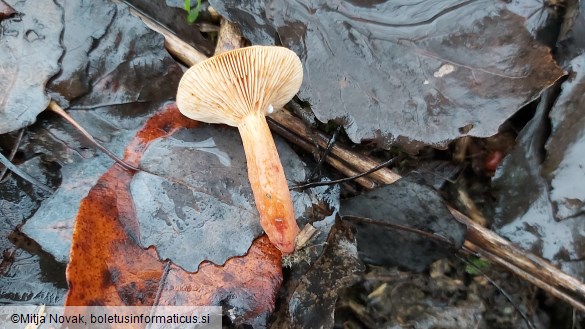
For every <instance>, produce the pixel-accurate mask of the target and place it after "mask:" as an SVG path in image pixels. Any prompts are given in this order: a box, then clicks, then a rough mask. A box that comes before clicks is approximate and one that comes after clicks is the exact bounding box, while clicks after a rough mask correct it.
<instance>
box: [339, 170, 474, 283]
mask: <svg viewBox="0 0 585 329" xmlns="http://www.w3.org/2000/svg"><path fill="white" fill-rule="evenodd" d="M340 212H341V215H342V216H358V217H365V218H366V219H369V220H368V221H358V222H355V221H352V220H351V218H349V222H350V223H352V225H354V226H355V228H356V230H357V235H356V239H357V242H358V250H359V253H360V258H361V259H362V260H364V261H365V262H367V263H371V264H376V265H386V266H403V267H406V268H408V269H410V270H413V271H418V272H420V271H423V270H425V269H426V268H428V266H429V265H430V264H431V263H432V262H434V261H435V260H437V259H440V258H443V257H446V256H449V255H451V254H453V251H454V250H457V249H458V248H459V247H461V245H462V244H463V241H464V240H465V227H464V226H463V225H462V224H461V223H459V222H457V221H456V220H455V219H454V218H453V217H452V216H451V213H450V212H449V210H448V209H447V207H446V206H445V204H444V203H443V201H442V199H441V197H440V196H439V195H438V194H437V192H436V191H435V190H433V189H431V188H429V187H427V186H425V185H422V184H420V183H418V182H417V179H413V178H403V179H401V180H399V181H397V182H395V183H394V184H391V185H386V186H383V187H380V188H377V189H375V190H372V191H368V192H366V193H364V194H361V195H358V196H356V197H354V198H351V199H349V200H345V201H344V202H343V203H342V205H341V210H340ZM384 223H389V224H395V225H401V226H405V227H408V228H414V229H418V230H421V231H424V232H428V233H429V235H431V236H432V235H435V236H439V237H442V238H445V239H447V240H448V241H451V245H450V244H446V243H444V242H439V241H436V240H433V239H431V238H430V237H429V236H424V235H420V234H417V233H414V232H405V231H401V230H397V229H391V228H388V227H387V226H384Z"/></svg>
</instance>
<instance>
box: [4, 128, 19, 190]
mask: <svg viewBox="0 0 585 329" xmlns="http://www.w3.org/2000/svg"><path fill="white" fill-rule="evenodd" d="M23 135H24V129H20V132H19V133H18V137H16V142H15V143H14V147H13V148H12V150H10V154H8V159H7V160H8V161H9V162H10V163H12V160H14V156H15V155H16V152H17V151H18V146H19V145H20V141H22V136H23ZM7 171H8V167H6V166H4V169H2V172H0V181H2V179H4V176H5V175H6V172H7Z"/></svg>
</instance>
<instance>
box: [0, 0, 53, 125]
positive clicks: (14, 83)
mask: <svg viewBox="0 0 585 329" xmlns="http://www.w3.org/2000/svg"><path fill="white" fill-rule="evenodd" d="M6 3H7V4H8V5H10V6H12V7H13V8H14V9H15V10H17V11H18V12H19V13H20V14H18V15H15V16H13V17H12V18H10V19H5V20H2V27H1V28H0V33H1V35H0V90H2V94H0V134H4V133H7V132H10V131H13V130H16V129H19V128H22V127H26V126H28V125H30V124H32V123H33V122H34V121H35V119H36V116H37V114H39V113H40V112H42V111H43V110H45V108H46V107H47V105H49V96H47V95H46V94H45V84H46V83H47V81H48V80H49V79H50V78H51V77H52V76H53V75H55V74H56V73H57V72H59V65H58V63H57V62H58V60H59V58H60V57H61V54H62V53H63V49H62V48H61V45H60V44H59V36H60V34H61V31H62V29H63V23H62V21H61V18H62V14H63V13H62V8H60V7H59V5H58V4H57V3H55V2H54V1H52V0H39V1H15V0H10V1H6Z"/></svg>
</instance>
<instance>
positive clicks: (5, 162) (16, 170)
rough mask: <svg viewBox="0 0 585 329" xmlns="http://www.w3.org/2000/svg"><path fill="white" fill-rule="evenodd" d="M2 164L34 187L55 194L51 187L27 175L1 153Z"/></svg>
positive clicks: (0, 160)
mask: <svg viewBox="0 0 585 329" xmlns="http://www.w3.org/2000/svg"><path fill="white" fill-rule="evenodd" d="M0 162H1V163H2V164H3V165H4V167H6V168H8V170H10V171H12V172H13V173H15V174H16V175H18V176H20V177H21V178H22V179H24V180H26V181H27V182H29V183H31V184H33V185H34V186H36V187H38V188H40V189H41V190H43V191H45V192H48V193H53V190H52V189H51V188H50V187H48V186H47V185H45V184H43V183H41V182H39V181H38V180H37V179H36V178H34V177H32V176H31V175H29V174H27V173H26V172H25V171H23V170H22V169H20V168H18V167H17V166H15V165H14V164H13V163H12V162H10V160H8V159H7V158H6V157H5V156H4V154H2V153H1V152H0Z"/></svg>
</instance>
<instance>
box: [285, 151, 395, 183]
mask: <svg viewBox="0 0 585 329" xmlns="http://www.w3.org/2000/svg"><path fill="white" fill-rule="evenodd" d="M394 162H396V158H392V159H390V160H387V161H385V162H382V163H380V164H379V165H377V166H375V167H374V168H371V169H369V170H367V171H365V172H363V173H360V174H357V175H355V176H351V177H346V178H341V179H336V180H332V181H328V182H311V183H306V184H301V185H295V186H292V187H290V189H291V190H296V189H303V188H307V187H314V186H324V185H332V184H338V183H343V182H348V181H351V180H354V179H356V178H360V177H363V176H366V175H369V174H371V173H373V172H376V171H378V170H380V169H382V168H385V167H387V166H389V165H391V164H393V163H394Z"/></svg>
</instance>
